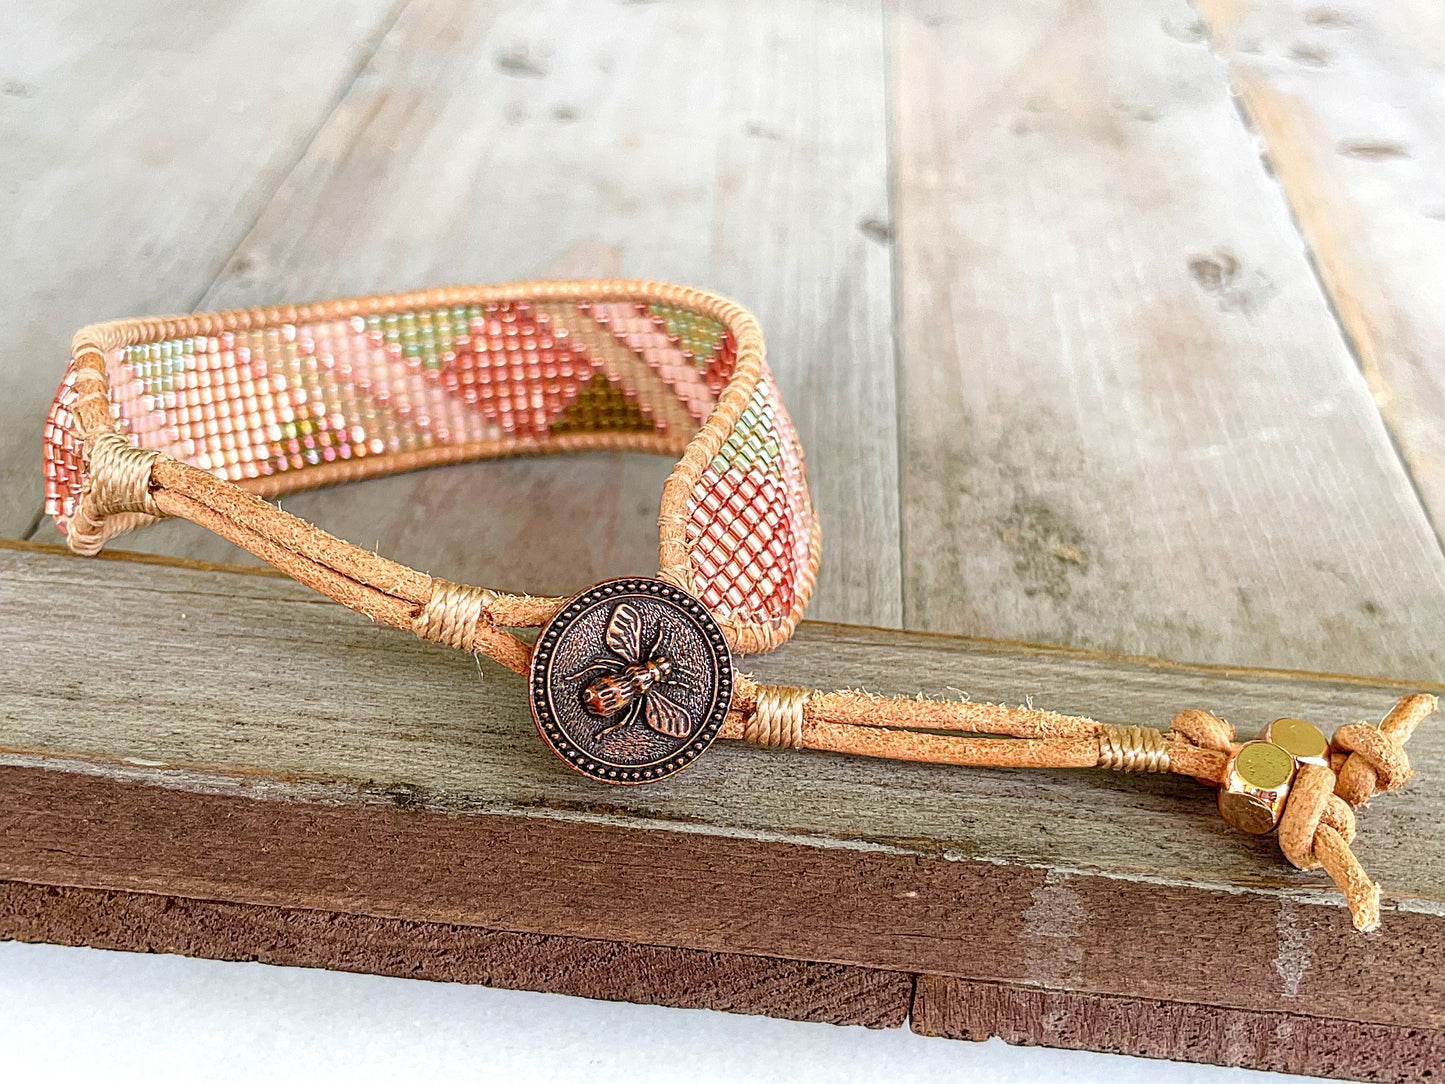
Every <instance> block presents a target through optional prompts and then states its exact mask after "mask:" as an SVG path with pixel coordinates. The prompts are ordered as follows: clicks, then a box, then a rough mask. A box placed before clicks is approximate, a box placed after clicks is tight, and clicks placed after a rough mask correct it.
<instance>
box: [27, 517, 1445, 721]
mask: <svg viewBox="0 0 1445 1084" xmlns="http://www.w3.org/2000/svg"><path fill="white" fill-rule="evenodd" d="M3 550H12V551H15V552H17V553H24V554H33V555H36V556H37V557H41V558H43V557H62V558H65V559H67V560H74V561H75V562H77V565H76V567H77V569H81V568H84V567H86V566H88V565H89V564H90V563H91V562H97V561H109V562H116V563H119V564H125V565H150V566H153V567H157V568H162V569H181V570H186V571H191V572H211V573H221V574H227V575H229V574H234V575H237V576H249V577H262V578H265V579H269V580H282V581H287V582H288V583H291V584H293V585H294V586H295V587H296V590H297V591H300V592H302V593H304V594H309V592H308V591H307V589H306V588H304V587H302V586H301V585H300V584H296V583H295V581H293V580H291V578H290V577H289V576H287V575H286V574H285V573H284V572H281V571H280V570H278V569H275V568H272V567H270V566H269V565H242V564H236V563H233V562H226V561H201V560H196V559H194V558H189V557H172V556H169V555H165V554H155V553H143V552H140V551H137V550H127V549H120V548H115V549H104V550H101V551H100V552H99V553H97V554H95V555H94V556H91V557H81V556H79V555H78V554H75V553H73V552H72V551H71V550H70V549H68V548H67V547H65V546H63V545H59V544H57V543H52V542H36V541H31V540H25V539H13V538H0V551H3ZM27 559H28V558H27ZM87 571H88V569H87ZM81 587H82V588H83V587H84V584H82V585H81ZM310 597H313V598H314V597H316V596H310ZM799 632H800V633H802V634H803V636H811V637H812V638H814V639H819V638H822V639H825V640H827V641H830V642H843V641H848V640H851V639H863V640H868V641H873V640H888V641H894V642H896V643H898V644H900V645H904V646H907V645H922V646H934V645H939V644H943V645H949V644H952V645H957V646H958V647H960V648H969V649H973V650H982V651H990V650H992V651H998V652H1001V653H1009V654H1016V655H1027V656H1034V657H1039V656H1043V657H1048V658H1057V659H1074V660H1078V661H1081V662H1092V663H1100V664H1102V665H1113V666H1128V667H1140V668H1143V669H1148V670H1161V671H1164V672H1167V673H1177V674H1181V675H1193V676H1206V677H1218V678H1257V679H1262V680H1269V679H1273V680H1279V681H1290V682H1324V683H1329V684H1333V685H1355V686H1367V687H1369V688H1372V689H1380V690H1382V691H1386V690H1398V691H1399V693H1400V694H1401V695H1405V694H1409V693H1436V694H1439V695H1442V696H1445V682H1442V681H1432V680H1424V679H1422V680H1418V681H1413V680H1405V679H1402V678H1393V677H1386V676H1380V675H1372V674H1353V673H1347V672H1344V671H1333V670H1304V669H1290V668H1281V667H1268V666H1237V665H1232V664H1227V663H1208V662H1190V661H1187V660H1183V659H1171V658H1166V657H1164V656H1162V655H1148V654H1138V653H1127V652H1120V651H1109V650H1105V649H1102V648H1089V647H1074V646H1071V645H1068V644H1047V643H1040V642H1036V641H1033V640H1011V639H1006V638H1000V637H994V636H971V635H966V634H962V633H953V632H934V631H930V630H927V629H901V628H889V627H887V626H883V625H868V624H861V623H846V622H838V621H811V620H804V621H803V622H802V623H801V624H800V625H799ZM784 646H786V645H784ZM761 657H763V656H760V655H749V656H744V659H745V660H755V659H759V658H761ZM743 668H744V669H746V668H747V663H746V661H745V663H744V667H743Z"/></svg>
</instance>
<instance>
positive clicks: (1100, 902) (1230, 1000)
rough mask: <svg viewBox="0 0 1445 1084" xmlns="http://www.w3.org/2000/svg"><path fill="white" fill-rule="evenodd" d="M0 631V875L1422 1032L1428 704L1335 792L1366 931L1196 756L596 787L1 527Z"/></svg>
mask: <svg viewBox="0 0 1445 1084" xmlns="http://www.w3.org/2000/svg"><path fill="white" fill-rule="evenodd" d="M155 560H159V559H152V561H155ZM42 598H43V599H46V600H47V604H48V605H50V606H51V607H52V608H53V611H54V616H53V617H52V620H51V622H50V631H49V634H48V635H47V637H46V643H45V644H41V645H38V648H37V645H34V644H30V643H28V642H25V641H26V637H27V633H26V632H25V630H24V625H23V623H22V622H20V621H18V620H16V618H17V616H18V615H19V614H20V613H22V612H23V611H25V610H27V609H30V608H33V607H34V606H35V605H36V602H37V600H38V599H42ZM98 627H105V628H106V630H107V631H106V635H105V636H103V637H97V636H95V635H94V631H95V629H96V628H98ZM0 652H3V653H4V656H5V657H6V658H7V659H10V660H11V665H10V666H9V667H8V669H7V672H6V673H5V674H4V676H3V678H0V703H3V704H4V705H5V706H6V710H5V713H4V715H3V723H0V748H3V749H4V750H5V752H4V754H3V755H0V765H4V766H3V768H0V836H3V838H5V839H6V840H7V846H6V847H5V849H4V851H3V853H0V878H4V879H7V880H11V881H17V882H22V883H27V884H49V885H56V886H61V887H71V888H91V889H119V890H124V891H127V892H143V893H154V894H163V895H173V896H176V897H179V898H183V899H199V900H219V901H225V902H229V903H235V904H243V905H246V906H249V907H259V908H269V909H277V908H280V909H287V908H301V909H306V910H316V911H323V912H328V913H338V914H346V915H353V914H355V915H365V916H370V917H372V918H377V919H388V920H398V921H409V922H425V923H443V924H456V925H459V926H465V927H478V928H481V929H485V930H497V931H509V932H512V933H527V934H539V935H555V936H564V937H571V938H583V939H597V940H606V941H619V942H626V943H634V944H642V945H654V946H664V947H667V948H673V949H686V950H690V951H699V952H710V953H723V954H743V955H762V956H775V957H780V958H782V959H786V960H794V961H808V962H814V963H831V964H841V965H848V966H852V967H862V968H869V969H873V970H880V971H893V972H904V973H909V974H918V973H924V974H931V975H935V976H941V977H945V978H949V979H957V980H960V981H961V982H964V983H978V982H988V983H1004V984H1011V985H1015V986H1022V987H1026V988H1029V989H1039V990H1049V991H1060V992H1068V993H1074V994H1088V995H1100V996H1107V997H1110V998H1125V999H1130V998H1132V999H1143V1000H1145V1001H1149V1000H1164V1001H1174V1002H1181V1003H1186V1004H1197V1003H1207V1004H1210V1005H1214V1006H1217V1007H1221V1008H1227V1009H1232V1010H1239V1011H1242V1012H1248V1013H1277V1012H1279V1011H1281V1006H1287V1011H1289V1012H1290V1013H1293V1014H1298V1015H1301V1016H1306V1017H1312V1018H1314V1017H1318V1018H1321V1019H1325V1020H1355V1021H1357V1022H1361V1023H1368V1024H1371V1025H1378V1026H1380V1027H1387V1028H1396V1029H1399V1028H1406V1029H1439V1028H1440V1027H1441V1026H1442V1023H1445V987H1442V986H1441V985H1440V984H1441V981H1442V976H1441V973H1440V971H1439V969H1437V968H1430V967H1423V968H1422V967H1421V966H1420V963H1419V961H1421V960H1422V959H1431V958H1434V957H1435V956H1436V955H1437V954H1438V953H1439V952H1440V950H1441V948H1442V942H1445V862H1442V859H1441V855H1440V854H1439V847H1438V841H1437V836H1438V832H1437V831H1436V830H1435V827H1434V826H1435V824H1436V823H1438V814H1439V802H1440V798H1439V788H1438V787H1435V786H1432V785H1431V781H1432V779H1436V778H1438V777H1439V775H1440V765H1441V763H1442V761H1445V744H1442V737H1441V735H1440V733H1439V729H1438V728H1434V729H1429V728H1424V729H1422V731H1421V733H1420V734H1419V735H1418V736H1417V739H1416V741H1415V742H1413V743H1412V748H1411V752H1412V760H1413V762H1414V763H1415V765H1416V767H1417V770H1418V773H1419V775H1418V778H1417V779H1416V780H1415V781H1414V782H1413V783H1412V785H1411V786H1410V787H1409V788H1407V789H1406V790H1405V791H1403V792H1401V793H1399V794H1392V795H1390V796H1388V798H1381V799H1380V800H1378V801H1376V802H1375V803H1372V806H1371V808H1370V809H1369V810H1368V811H1367V812H1366V813H1365V814H1364V815H1363V816H1362V832H1361V837H1360V839H1359V841H1358V842H1357V848H1358V851H1359V853H1360V856H1361V858H1362V860H1363V861H1364V862H1365V863H1366V865H1367V867H1368V868H1369V869H1370V870H1371V872H1372V873H1373V874H1374V875H1375V876H1376V877H1378V878H1379V879H1380V880H1381V881H1382V882H1383V883H1384V885H1385V888H1386V912H1387V913H1386V919H1385V925H1386V929H1387V931H1388V936H1384V937H1378V938H1365V937H1361V936H1359V935H1357V934H1355V933H1354V932H1353V931H1352V930H1351V928H1350V925H1349V920H1348V916H1347V914H1346V912H1345V910H1344V908H1343V906H1342V905H1341V903H1340V901H1339V899H1338V897H1337V896H1336V895H1335V894H1334V892H1333V890H1332V889H1331V888H1330V887H1328V884H1327V882H1325V881H1324V880H1323V879H1322V878H1321V876H1320V875H1318V874H1304V873H1300V872H1298V871H1295V870H1293V869H1291V868H1290V867H1289V866H1287V865H1286V864H1285V863H1284V862H1283V861H1282V859H1281V858H1280V857H1279V856H1278V854H1277V853H1274V851H1273V847H1274V844H1273V841H1272V840H1269V839H1255V838H1246V837H1241V836H1238V835H1236V834H1232V833H1229V832H1227V831H1225V830H1224V829H1223V827H1222V824H1221V822H1220V821H1219V820H1218V818H1217V815H1216V814H1215V813H1214V810H1213V808H1212V802H1211V801H1210V800H1209V797H1208V792H1207V791H1203V790H1202V789H1201V788H1199V787H1198V786H1197V784H1194V783H1193V782H1192V781H1189V780H1181V779H1155V778H1151V777H1134V776H1120V775H1111V774H1104V773H1097V772H1035V773H1027V772H1002V771H987V772H985V771H967V770H959V769H949V768H941V767H934V766H926V765H906V764H893V763H885V762H873V761H867V760H862V759H849V758H843V757H832V756H823V755H809V754H784V753H776V752H769V751H765V750H758V749H752V748H748V747H738V746H730V747H726V748H721V749H719V750H716V751H714V752H713V753H711V754H710V755H709V756H708V757H706V758H704V759H703V760H702V761H701V762H700V763H699V764H697V765H696V766H694V767H693V768H691V769H689V771H688V772H687V773H686V774H685V775H684V776H682V777H680V778H679V779H678V780H674V781H668V782H664V783H662V784H658V785H656V786H651V787H647V788H641V789H638V790H628V791H626V792H624V793H618V792H616V791H614V790H611V789H605V788H600V787H598V786H597V785H595V784H592V783H590V782H588V781H587V780H585V779H583V778H582V777H580V776H576V775H574V774H573V773H571V772H569V771H568V770H567V769H566V768H565V766H563V765H561V764H560V763H559V762H557V761H556V760H555V758H553V757H552V756H551V755H550V754H549V753H547V752H546V750H545V748H544V747H543V746H542V745H541V743H540V742H539V741H538V740H537V738H536V735H535V730H534V728H533V726H532V724H531V722H530V720H529V719H528V718H527V715H526V711H525V707H524V706H523V702H522V699H521V697H520V696H519V695H518V692H519V690H518V689H517V687H516V685H515V680H514V679H512V678H510V676H509V675H507V674H506V673H505V672H503V671H500V670H499V669H497V668H495V667H491V666H483V667H482V668H481V669H480V670H477V669H476V668H474V667H473V665H472V663H471V662H470V661H468V660H467V659H465V658H463V657H459V656H457V655H455V654H454V653H450V652H446V651H442V650H439V649H435V648H434V647H432V646H431V645H426V644H422V643H420V642H413V641H409V640H408V639H406V638H404V637H400V636H397V635H395V634H392V633H389V632H387V631H385V630H381V629H377V628H375V627H373V626H371V625H369V624H368V623H366V622H365V621H363V620H361V619H360V618H357V617H356V616H355V615H352V614H350V613H349V612H347V611H344V610H341V609H339V608H337V607H335V606H331V605H329V604H327V603H325V602H324V601H323V600H320V599H319V598H317V597H315V596H312V595H310V594H309V593H308V592H306V591H305V590H304V589H302V588H300V587H299V586H298V585H296V584H294V583H292V582H290V581H289V580H286V579H284V578H280V577H277V576H272V575H266V574H261V573H255V572H238V571H227V570H223V569H216V568H206V567H174V566H171V565H168V564H157V563H146V562H142V561H139V560H136V559H110V560H101V561H84V560H81V559H79V558H74V557H69V556H66V555H62V554H59V553H55V552H49V551H46V550H44V549H40V548H36V547H33V546H31V547H25V546H21V547H14V546H13V545H12V547H11V548H6V549H4V550H0ZM77 654H83V657H84V659H85V664H84V666H83V667H72V666H70V665H69V663H68V660H69V659H70V658H72V657H74V656H75V655H77ZM758 662H759V670H760V671H761V672H763V673H765V674H767V675H769V676H771V677H774V678H779V679H786V680H789V681H801V682H804V683H816V684H820V685H824V686H827V685H833V684H839V683H841V682H840V679H841V678H843V677H844V676H845V675H846V676H847V677H848V678H849V679H851V681H852V682H853V683H855V684H857V683H862V684H865V685H867V686H868V687H870V688H874V689H877V690H878V691H894V692H910V691H913V690H915V689H921V690H922V691H925V692H931V693H935V694H941V693H946V692H947V690H948V687H949V686H950V685H954V683H955V682H957V681H958V680H960V679H961V678H966V680H967V681H968V685H969V691H970V692H971V693H972V694H973V695H974V696H976V697H978V698H993V699H1021V698H1022V697H1023V696H1025V695H1029V694H1033V695H1034V697H1035V700H1036V702H1038V703H1046V704H1048V705H1049V706H1053V707H1060V708H1066V709H1070V710H1077V711H1084V712H1089V713H1091V714H1093V715H1095V716H1096V717H1098V718H1101V719H1105V720H1108V721H1114V722H1123V721H1142V722H1148V721H1154V720H1162V719H1164V718H1167V717H1168V715H1169V714H1170V713H1171V712H1172V711H1173V710H1174V709H1175V708H1178V707H1182V706H1186V705H1203V706H1207V707H1210V708H1213V709H1215V710H1218V711H1221V712H1223V713H1225V714H1226V715H1228V716H1231V717H1233V718H1234V719H1235V721H1236V722H1237V723H1238V724H1239V725H1240V726H1241V727H1248V726H1250V725H1251V724H1255V723H1258V722H1262V721H1263V720H1264V719H1267V718H1269V717H1272V716H1273V715H1277V714H1281V713H1282V712H1284V711H1290V712H1299V713H1301V714H1304V715H1307V716H1309V717H1311V718H1316V719H1319V720H1320V721H1322V722H1324V723H1326V725H1332V724H1333V723H1334V722H1335V721H1336V720H1338V721H1344V720H1346V719H1351V718H1355V717H1359V716H1365V717H1369V716H1372V715H1378V714H1379V713H1380V712H1382V711H1383V709H1384V708H1385V707H1387V706H1388V705H1389V703H1390V702H1391V701H1392V700H1393V697H1394V695H1395V694H1396V693H1398V692H1399V691H1400V690H1399V688H1398V687H1393V686H1391V685H1390V684H1389V683H1387V682H1381V681H1380V680H1378V679H1351V678H1341V677H1335V678H1330V677H1323V676H1311V675H1301V674H1285V673H1270V672H1254V671H1247V670H1239V669H1230V668H1209V667H1186V666H1181V665H1177V664H1168V663H1164V662H1161V661H1158V660H1149V659H1127V658H1119V657H1107V656H1100V655H1096V654H1091V653H1088V652H1078V651H1068V650H1060V649H1047V648H1029V647H1024V646H1020V645H1010V644H1002V643H997V642H987V641H969V640H958V639H954V638H948V637H936V636H928V635H920V634H909V633H896V632H886V631H882V630H870V629H859V628H850V627H846V626H826V625H822V626H820V625H811V626H805V628H804V630H803V632H802V633H801V634H800V637H799V639H798V641H797V642H796V643H794V644H792V645H790V646H789V647H787V648H785V649H783V650H782V651H779V652H777V653H775V654H774V655H772V656H769V657H766V658H765V659H760V660H758ZM955 687H956V686H955ZM419 706H420V707H419ZM805 760H806V767H807V770H806V771H803V770H801V768H802V766H803V762H804V761H805ZM643 871H646V872H645V875H644V874H643ZM1121 915H1127V916H1129V918H1128V921H1126V922H1121V921H1120V916H1121ZM1261 940H1262V943H1261ZM1241 943H1250V944H1252V945H1254V946H1257V947H1256V948H1255V949H1254V950H1253V951H1251V952H1250V953H1249V954H1248V955H1247V958H1241V959H1238V960H1237V962H1236V965H1235V966H1234V967H1233V968H1232V970H1231V975H1230V979H1231V981H1230V983H1229V984H1228V986H1227V987H1223V988H1222V987H1221V986H1220V984H1219V982H1218V978H1217V975H1216V974H1215V973H1214V970H1213V968H1214V965H1215V962H1216V961H1217V960H1218V959H1219V958H1220V957H1221V955H1222V954H1228V953H1230V952H1231V951H1232V949H1231V946H1237V945H1239V944H1241ZM1161 946H1167V955H1168V959H1169V961H1170V966H1169V967H1167V968H1161V967H1159V966H1157V961H1158V959H1159V955H1160V952H1161ZM939 981H943V979H942V978H941V979H940V980H939ZM937 996H938V997H945V996H947V995H946V993H945V992H944V991H943V990H942V988H938V992H937ZM1111 1004H1114V1003H1111ZM1116 1007H1117V1006H1116ZM880 1011H882V1010H880ZM930 1026H933V1025H930ZM936 1026H937V1027H939V1028H943V1027H945V1025H944V1024H938V1025H936ZM1203 1056H1206V1057H1210V1058H1214V1057H1222V1056H1223V1054H1222V1053H1221V1052H1220V1051H1219V1050H1214V1049H1212V1048H1211V1049H1210V1051H1209V1052H1208V1053H1206V1054H1204V1055H1203ZM1400 1078H1401V1079H1404V1078H1405V1076H1403V1075H1402V1076H1401V1077H1400Z"/></svg>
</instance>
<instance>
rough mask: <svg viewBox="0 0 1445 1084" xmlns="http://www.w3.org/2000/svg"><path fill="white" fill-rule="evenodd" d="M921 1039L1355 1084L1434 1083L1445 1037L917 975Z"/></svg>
mask: <svg viewBox="0 0 1445 1084" xmlns="http://www.w3.org/2000/svg"><path fill="white" fill-rule="evenodd" d="M909 1023H910V1026H911V1027H912V1028H913V1030H914V1031H916V1032H918V1033H919V1034H922V1035H941V1036H944V1037H946V1038H950V1039H975V1038H979V1039H981V1038H986V1037H987V1036H990V1035H997V1036H999V1037H1000V1038H1001V1039H1003V1040H1004V1041H1005V1042H1007V1043H1013V1044H1023V1045H1029V1046H1033V1045H1040V1046H1061V1047H1066V1048H1069V1049H1073V1050H1100V1051H1106V1052H1108V1053H1112V1054H1132V1055H1135V1056H1136V1057H1146V1058H1169V1059H1171V1060H1173V1061H1193V1062H1208V1063H1211V1064H1215V1065H1239V1066H1248V1067H1249V1068H1252V1069H1270V1070H1273V1071H1275V1072H1281V1073H1307V1074H1309V1075H1311V1076H1324V1077H1339V1078H1344V1079H1348V1080H1381V1081H1420V1082H1422V1084H1423V1082H1426V1081H1431V1080H1434V1079H1435V1078H1436V1077H1437V1076H1438V1075H1439V1070H1440V1065H1441V1064H1442V1062H1445V1031H1442V1030H1440V1029H1438V1028H1427V1029H1418V1030H1416V1029H1412V1030H1410V1031H1405V1030H1402V1029H1400V1028H1396V1027H1390V1026H1388V1025H1379V1024H1374V1025H1362V1024H1360V1023H1359V1022H1358V1021H1356V1020H1340V1019H1326V1018H1322V1017H1310V1016H1298V1015H1296V1014H1294V1013H1290V1012H1249V1011H1241V1010H1239V1009H1227V1008H1220V1007H1218V1006H1214V1005H1186V1004H1180V1003H1177V1002H1169V1001H1150V1000H1147V999H1144V998H1122V997H1107V996H1100V995H1093V994H1060V993H1056V992H1053V991H1049V990H1035V989H1029V988H1027V987H1019V986H1006V985H1002V984H998V983H983V982H967V981H964V980H961V979H953V978H944V977H942V976H938V975H920V976H918V987H917V995H916V996H915V998H914V1001H913V1012H912V1014H911V1016H910V1019H909Z"/></svg>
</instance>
